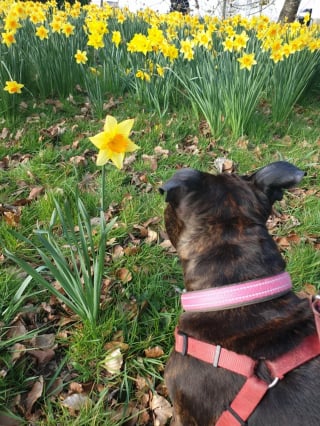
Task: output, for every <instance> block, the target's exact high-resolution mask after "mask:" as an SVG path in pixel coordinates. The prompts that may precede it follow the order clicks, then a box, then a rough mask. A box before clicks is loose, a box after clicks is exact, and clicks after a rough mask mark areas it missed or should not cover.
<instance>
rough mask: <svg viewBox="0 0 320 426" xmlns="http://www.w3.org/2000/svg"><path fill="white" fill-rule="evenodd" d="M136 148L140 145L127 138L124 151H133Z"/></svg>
mask: <svg viewBox="0 0 320 426" xmlns="http://www.w3.org/2000/svg"><path fill="white" fill-rule="evenodd" d="M137 149H140V146H138V145H136V144H135V143H133V142H132V140H130V139H127V146H126V152H133V151H136V150H137Z"/></svg>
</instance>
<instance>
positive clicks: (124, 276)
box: [116, 268, 132, 283]
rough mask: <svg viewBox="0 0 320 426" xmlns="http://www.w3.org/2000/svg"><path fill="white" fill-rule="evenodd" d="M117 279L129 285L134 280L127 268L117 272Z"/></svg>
mask: <svg viewBox="0 0 320 426" xmlns="http://www.w3.org/2000/svg"><path fill="white" fill-rule="evenodd" d="M116 277H117V278H118V279H119V280H120V281H122V282H123V283H128V282H130V281H131V280H132V274H131V272H130V271H129V270H128V269H127V268H120V269H118V270H117V271H116Z"/></svg>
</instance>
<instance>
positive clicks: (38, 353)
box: [28, 349, 55, 366]
mask: <svg viewBox="0 0 320 426" xmlns="http://www.w3.org/2000/svg"><path fill="white" fill-rule="evenodd" d="M28 353H29V354H30V355H31V356H33V357H34V358H35V359H36V360H37V362H38V363H39V365H41V366H43V365H46V364H48V362H50V361H51V360H52V359H53V358H54V357H55V351H54V350H53V349H44V350H43V349H31V350H29V351H28Z"/></svg>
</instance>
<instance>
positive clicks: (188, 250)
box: [160, 161, 320, 426]
mask: <svg viewBox="0 0 320 426" xmlns="http://www.w3.org/2000/svg"><path fill="white" fill-rule="evenodd" d="M304 174H305V173H304V172H303V171H301V170H299V169H298V168H297V167H295V166H294V165H292V164H290V163H288V162H285V161H278V162H274V163H271V164H269V165H267V166H265V167H263V168H261V169H259V170H258V171H256V172H255V173H253V174H251V175H245V176H239V175H237V174H227V173H222V174H217V175H213V174H209V173H205V172H201V171H197V170H194V169H180V170H178V171H177V172H176V173H175V175H174V176H173V177H172V178H171V179H170V180H168V181H167V182H166V183H164V185H163V186H162V187H161V188H160V192H161V193H162V194H164V195H165V200H166V202H167V206H166V209H165V213H164V218H165V227H166V231H167V234H168V237H169V239H170V241H171V243H172V245H173V246H174V247H175V249H176V251H177V254H178V256H179V258H180V261H181V265H182V268H183V274H184V284H185V290H186V293H185V294H183V295H182V299H183V298H185V299H184V303H185V305H186V306H187V308H186V309H185V312H184V313H182V315H181V316H180V319H179V323H178V329H177V331H176V339H178V343H179V345H180V346H179V345H178V346H179V350H177V343H176V348H175V349H174V350H173V352H172V353H171V355H170V357H169V360H168V362H167V365H166V368H165V375H164V378H165V383H166V386H167V389H168V393H169V397H170V399H171V401H172V404H173V412H174V414H173V417H172V420H171V426H209V425H210V426H212V425H219V426H220V425H223V426H233V425H239V426H241V425H249V426H286V425H288V426H289V425H290V426H318V425H320V402H319V401H320V396H319V395H320V357H318V354H319V352H320V344H319V338H318V336H317V335H316V326H315V320H314V316H313V313H312V310H311V309H310V301H309V300H308V299H307V298H305V299H303V298H300V297H298V296H297V295H296V294H295V293H294V292H293V291H292V288H291V283H290V277H289V276H288V274H287V273H286V272H285V266H286V265H285V261H284V259H283V258H282V256H281V254H280V252H279V250H278V248H277V245H276V243H275V242H274V240H273V238H272V237H271V235H270V234H269V233H268V230H267V227H266V222H267V219H268V217H269V215H270V213H271V211H272V206H273V204H274V202H275V201H277V200H281V199H282V197H283V194H284V191H285V190H286V189H289V188H292V187H295V186H297V185H298V184H299V183H300V181H301V180H302V178H303V176H304ZM270 277H271V278H270ZM273 277H276V278H275V279H273ZM274 280H278V282H279V283H280V284H281V285H282V284H283V288H280V287H281V285H280V286H279V288H278V289H277V291H276V292H275V294H271V295H270V294H269V295H268V294H267V293H268V292H266V294H267V296H265V297H261V295H259V294H258V293H259V292H253V293H254V294H253V297H252V299H253V300H251V299H250V300H247V301H245V302H243V303H241V302H236V301H231V298H230V293H228V291H229V292H230V291H231V295H232V294H233V292H234V291H235V290H236V291H238V288H241V291H242V290H243V288H244V287H247V286H246V284H247V283H249V287H251V286H253V285H259V283H260V284H261V283H262V286H265V284H266V282H267V283H269V282H272V283H273V282H274ZM238 283H240V286H239V285H238ZM243 283H245V284H244V285H243ZM256 283H258V284H256ZM267 285H268V284H267ZM272 286H273V284H272ZM263 289H264V290H263V291H262V293H264V291H265V287H263ZM272 291H273V290H272ZM272 291H271V293H272ZM216 294H218V299H219V300H217V298H216V296H215V295H216ZM194 295H195V297H194ZM224 295H225V296H224ZM251 296H252V295H251ZM251 296H250V297H251ZM250 297H249V298H250ZM188 298H189V299H188ZM240 300H241V299H240ZM194 301H195V304H194V306H192V302H194ZM308 339H309V340H308ZM199 342H200V345H202V346H199V347H197V348H198V349H197V348H196V349H195V353H196V354H198V355H199V357H198V356H194V355H192V354H190V353H189V350H191V349H192V346H195V345H196V344H198V343H199ZM189 346H190V347H189ZM190 348H191V349H190ZM208 348H209V349H208ZM212 348H214V349H212ZM207 350H208V351H209V352H210V351H211V350H212V358H214V359H212V363H210V360H209V362H208V360H202V359H201V358H202V357H203V356H204V353H207ZM309 351H311V352H312V353H311V354H309V355H310V356H309V355H306V353H307V352H309ZM290 353H292V356H291V355H290V356H289V355H288V354H290ZM221 354H222V355H223V356H224V357H225V358H226V361H225V362H226V363H227V366H228V368H225V367H221V366H220V364H219V363H220V359H219V357H220V356H221ZM229 355H230V356H231V358H230V359H232V360H235V362H230V363H229V364H230V368H229V364H228V362H229V361H228V356H229ZM210 356H211V355H210ZM299 357H300V358H306V359H304V361H303V363H302V361H301V360H300V361H301V363H302V365H300V364H301V363H300V361H299V362H296V361H297V359H298V358H299ZM300 358H299V359H300ZM293 359H294V361H293ZM243 360H245V362H248V363H249V364H245V365H246V368H247V365H249V366H250V368H249V367H248V368H249V370H250V372H246V373H243V372H242V371H241V373H243V374H239V373H237V372H234V371H237V368H238V366H237V364H240V363H242V361H243ZM299 363H300V364H299ZM291 364H292V365H291ZM290 365H291V367H292V368H291V367H290V368H291V371H287V370H288V369H289V366H290ZM241 368H242V367H241ZM279 372H280V373H279ZM272 373H277V374H278V375H279V377H274V374H272ZM248 377H249V379H248ZM248 381H249V382H250V383H249V384H248ZM256 385H257V388H255V386H256ZM258 385H259V386H260V387H261V388H262V387H263V391H261V390H259V389H260V388H259V386H258ZM252 386H253V388H252ZM249 387H251V388H250V391H249V390H248V388H249ZM258 388H259V389H258ZM257 389H258V390H257ZM246 392H247V394H246ZM259 392H260V393H259ZM240 394H241V395H240ZM257 394H259V396H258V397H257ZM255 399H256V401H255V402H254V403H252V400H255ZM250 404H251V405H253V406H252V407H250ZM239 407H240V408H239ZM238 408H239V409H238ZM239 413H240V414H239ZM243 413H244V414H243Z"/></svg>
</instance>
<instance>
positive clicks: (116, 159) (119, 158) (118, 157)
mask: <svg viewBox="0 0 320 426" xmlns="http://www.w3.org/2000/svg"><path fill="white" fill-rule="evenodd" d="M123 159H124V152H113V151H112V154H111V155H110V160H111V161H112V162H113V164H114V165H115V166H116V167H117V168H118V169H122V167H123Z"/></svg>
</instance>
